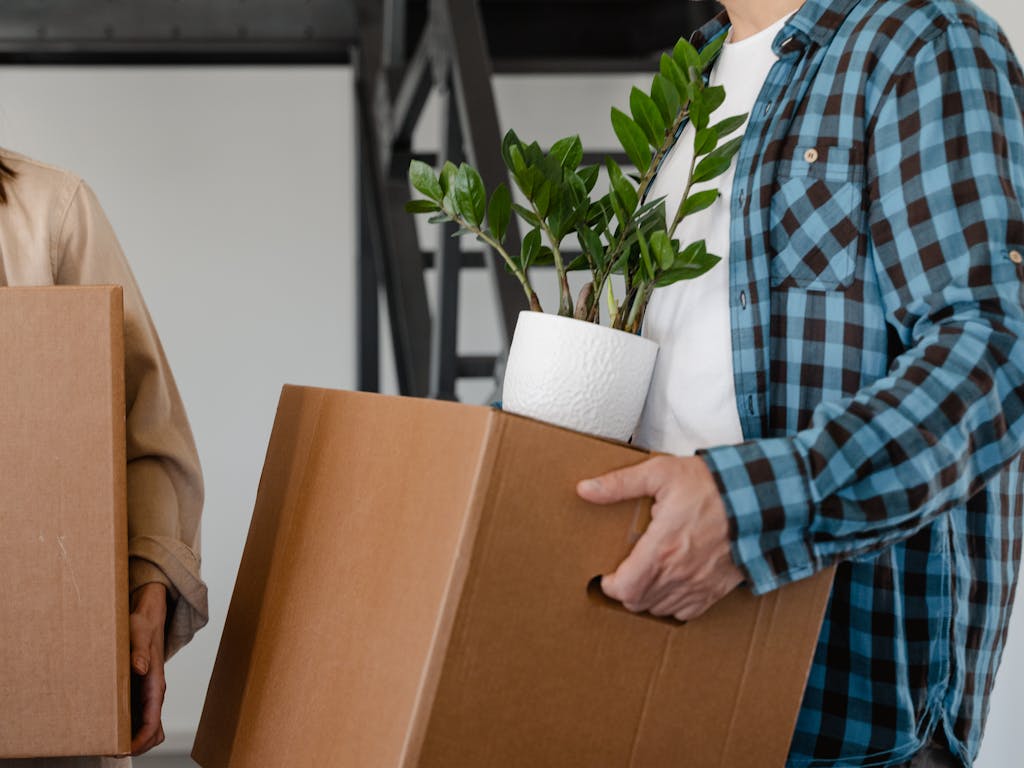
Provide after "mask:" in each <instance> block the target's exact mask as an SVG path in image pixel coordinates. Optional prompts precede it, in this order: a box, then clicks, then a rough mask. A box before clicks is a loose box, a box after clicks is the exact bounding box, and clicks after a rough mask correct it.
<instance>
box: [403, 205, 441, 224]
mask: <svg viewBox="0 0 1024 768" xmlns="http://www.w3.org/2000/svg"><path fill="white" fill-rule="evenodd" d="M405 210H406V211H407V212H408V213H437V212H438V211H440V210H441V206H440V205H438V204H437V203H435V202H434V201H433V200H410V201H409V202H408V203H406V204H405ZM447 220H448V219H447V217H445V221H447Z"/></svg>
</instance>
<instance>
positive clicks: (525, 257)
mask: <svg viewBox="0 0 1024 768" xmlns="http://www.w3.org/2000/svg"><path fill="white" fill-rule="evenodd" d="M540 248H541V240H540V230H539V229H531V230H530V231H529V232H527V233H526V237H524V238H523V251H522V253H521V254H520V258H519V263H520V265H521V266H522V268H523V270H526V269H529V267H530V265H531V264H533V263H534V262H535V261H536V260H537V257H538V256H540Z"/></svg>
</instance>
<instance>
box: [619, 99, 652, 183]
mask: <svg viewBox="0 0 1024 768" xmlns="http://www.w3.org/2000/svg"><path fill="white" fill-rule="evenodd" d="M612 129H613V130H614V131H615V135H616V137H618V139H619V143H620V144H622V148H623V149H624V150H625V151H626V156H627V157H628V158H629V159H630V161H632V163H633V164H634V165H635V166H636V167H637V168H638V169H639V170H640V173H647V169H648V168H650V167H651V151H650V149H648V147H647V137H646V136H645V135H644V132H643V129H642V128H641V127H640V126H639V125H637V124H636V123H635V122H633V120H632V118H630V117H629V116H628V115H627V114H626V113H625V112H621V111H620V110H618V109H616V108H615V107H612Z"/></svg>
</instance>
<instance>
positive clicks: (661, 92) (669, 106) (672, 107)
mask: <svg viewBox="0 0 1024 768" xmlns="http://www.w3.org/2000/svg"><path fill="white" fill-rule="evenodd" d="M651 98H652V99H654V103H655V104H657V105H658V111H659V112H661V117H662V118H663V119H664V121H665V125H672V124H673V123H674V122H675V119H676V117H677V116H678V114H679V107H680V106H681V100H680V98H679V91H677V90H676V87H675V86H674V85H672V81H671V80H669V79H668V78H667V77H665V76H664V75H663V74H661V73H660V72H659V73H657V74H656V75H655V76H654V82H653V83H652V84H651Z"/></svg>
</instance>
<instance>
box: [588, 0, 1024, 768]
mask: <svg viewBox="0 0 1024 768" xmlns="http://www.w3.org/2000/svg"><path fill="white" fill-rule="evenodd" d="M723 5H725V7H726V13H724V14H722V15H721V16H720V17H719V18H718V19H716V20H715V21H713V22H712V23H710V24H709V25H708V26H706V27H705V28H704V29H702V30H700V31H699V32H698V33H697V34H696V36H695V43H696V44H697V45H698V46H701V45H704V44H706V43H707V42H709V41H711V40H713V39H715V38H716V37H717V36H719V35H723V34H727V33H730V29H731V34H732V35H733V39H734V40H735V39H739V38H741V37H742V36H749V35H753V34H756V33H757V32H758V31H760V30H764V29H766V28H768V27H770V26H771V25H772V24H773V23H778V22H779V21H780V20H783V19H785V21H784V23H783V25H782V26H781V31H779V32H778V34H777V35H774V37H773V38H772V40H771V42H770V45H771V50H772V51H773V53H774V57H775V59H774V60H773V63H772V65H771V68H770V70H769V71H768V74H767V78H766V79H765V81H764V84H763V86H762V87H761V89H760V91H759V93H758V95H757V97H756V99H757V100H756V102H755V104H754V108H753V109H752V111H751V115H750V119H749V122H748V124H747V127H746V134H745V137H744V141H743V146H742V148H741V150H740V154H739V156H738V158H737V160H736V163H735V182H734V184H733V185H732V187H731V189H730V190H727V191H728V192H729V193H730V194H731V202H730V206H729V207H728V208H726V209H725V210H726V211H727V212H728V216H729V224H728V249H727V250H728V260H727V266H726V270H727V272H726V273H725V274H727V276H728V279H727V283H728V295H727V297H726V298H724V299H723V301H727V303H728V318H729V320H728V325H729V328H730V333H731V339H732V355H731V363H732V371H733V376H732V377H731V378H732V383H733V384H734V385H735V397H734V400H735V404H736V409H737V412H738V418H739V425H740V427H741V428H742V441H736V442H737V443H738V444H732V445H718V446H707V447H706V449H705V450H701V451H700V452H699V455H697V456H691V457H682V458H673V457H660V458H655V459H651V460H650V461H648V462H645V463H643V464H641V465H639V466H638V467H635V468H631V469H628V470H623V471H620V472H616V473H612V474H610V475H607V476H605V477H602V478H597V479H595V480H590V481H584V482H582V483H581V484H580V486H579V492H580V494H581V495H582V496H584V497H585V498H587V499H589V500H591V501H595V502H599V503H602V502H612V501H616V500H621V499H627V498H636V497H641V496H653V497H654V498H655V507H654V520H653V523H652V525H651V527H650V529H649V530H648V532H647V533H646V534H645V536H644V537H643V538H642V539H641V540H640V542H638V544H637V546H636V548H635V549H634V551H633V553H632V554H631V555H630V557H629V558H627V559H626V560H625V561H624V562H623V563H622V564H621V566H620V567H619V568H618V570H617V571H616V572H615V573H613V574H609V575H608V576H606V577H605V578H604V583H603V586H604V589H605V591H606V592H607V593H608V594H609V596H611V597H613V598H616V599H619V600H621V601H622V602H623V603H624V604H625V605H626V606H627V607H628V608H630V609H631V610H635V611H651V612H652V613H655V614H658V615H674V616H676V617H677V618H680V619H688V618H692V617H694V616H697V615H699V614H700V613H702V612H703V611H705V610H706V609H707V608H708V607H709V606H710V605H712V604H713V603H714V602H715V601H717V600H718V599H720V598H721V597H722V596H723V595H725V594H726V593H728V592H729V591H730V590H732V589H733V588H735V587H736V586H737V585H738V584H740V583H741V582H743V581H746V582H747V584H748V585H749V586H750V588H751V589H752V590H753V591H754V592H756V593H763V592H767V591H769V590H772V589H775V588H777V587H780V586H782V585H784V584H786V583H788V582H791V581H794V580H797V579H802V578H805V577H807V576H810V575H811V574H813V573H815V572H817V571H819V570H821V569H823V568H825V567H827V566H830V565H832V564H834V563H838V570H837V573H836V581H835V586H834V589H833V594H832V598H831V601H830V604H829V608H828V612H827V615H826V619H825V624H824V627H823V629H822V633H821V637H820V640H819V644H818V650H817V654H816V656H815V659H814V663H813V667H812V671H811V675H810V681H809V684H808V688H807V692H806V694H805V698H804V703H803V708H802V711H801V714H800V718H799V722H798V724H797V729H796V733H795V735H794V738H793V742H792V747H791V754H790V760H789V765H791V766H838V765H841V766H902V765H912V766H930V765H939V766H966V765H970V764H971V763H972V762H973V760H974V758H975V756H976V755H977V753H978V748H979V745H980V742H981V735H982V728H983V726H984V721H985V716H986V714H987V710H988V699H989V694H990V693H991V690H992V686H993V681H994V677H995V673H996V669H997V667H998V666H999V660H1000V655H1001V652H1002V649H1003V645H1004V642H1005V637H1006V629H1007V625H1008V623H1009V614H1010V608H1011V605H1012V603H1013V597H1014V591H1015V588H1016V583H1017V570H1018V563H1019V560H1020V553H1021V540H1022V517H1024V462H1022V449H1024V266H1022V261H1024V258H1022V255H1021V254H1022V252H1024V213H1022V208H1021V194H1022V193H1024V123H1022V115H1021V105H1022V104H1024V75H1022V72H1021V68H1020V66H1019V64H1018V62H1017V60H1016V59H1015V58H1014V56H1013V54H1012V52H1011V50H1010V46H1009V44H1008V42H1007V40H1006V38H1005V37H1004V36H1003V34H1002V32H1001V31H1000V29H999V28H998V26H997V25H996V24H995V23H994V22H993V21H992V20H991V19H989V18H987V17H986V16H984V15H983V14H982V13H980V12H979V11H978V10H977V9H976V8H974V7H973V6H972V5H969V4H968V3H966V2H959V1H957V0H831V1H829V0H806V2H803V3H800V2H794V1H793V0H788V1H787V0H725V1H724V2H723ZM789 14H792V15H789ZM727 90H728V88H727ZM723 194H724V193H723ZM719 215H725V214H722V213H721V212H720V213H719ZM714 271H715V270H712V273H713V272H714ZM709 274H711V273H709ZM682 332H684V333H685V332H686V331H682ZM689 332H691V333H693V332H694V331H689ZM659 365H660V362H659ZM656 383H657V382H656ZM652 394H653V393H652Z"/></svg>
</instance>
